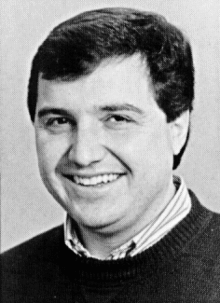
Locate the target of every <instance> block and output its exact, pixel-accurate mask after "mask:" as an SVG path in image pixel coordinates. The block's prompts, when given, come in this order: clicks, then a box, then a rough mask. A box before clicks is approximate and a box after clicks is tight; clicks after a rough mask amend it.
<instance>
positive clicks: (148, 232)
mask: <svg viewBox="0 0 220 303" xmlns="http://www.w3.org/2000/svg"><path fill="white" fill-rule="evenodd" d="M173 182H174V184H175V186H176V189H177V190H176V193H175V195H174V197H173V198H172V199H171V201H170V202H169V203H168V204H167V206H166V207H165V209H164V210H163V211H162V212H161V213H160V214H159V215H158V216H157V217H156V218H155V219H154V220H152V221H151V222H150V223H149V224H148V225H147V226H146V227H145V228H144V229H143V230H142V231H141V232H139V233H138V234H137V235H136V236H134V237H133V238H132V239H131V240H129V241H128V242H126V243H125V244H123V245H121V246H120V247H119V248H117V249H114V250H113V251H112V252H111V253H110V255H109V256H108V257H107V258H105V260H117V259H121V258H125V257H128V256H130V257H133V256H135V255H137V254H139V253H141V252H143V251H144V250H146V249H148V248H149V247H151V246H152V245H154V244H155V243H157V242H158V241H159V240H160V239H161V238H163V237H164V236H165V235H166V234H167V233H168V232H169V231H170V230H171V229H172V228H173V227H174V226H176V225H177V224H178V223H179V222H180V221H181V220H183V219H184V218H185V217H186V215H187V214H188V213H189V212H190V209H191V199H190V196H189V193H188V190H187V188H186V185H185V182H184V180H183V179H182V178H181V177H179V176H173ZM64 227H65V228H64V230H65V244H66V245H67V246H68V247H69V248H70V249H71V250H72V251H74V252H75V253H76V254H78V255H80V256H84V257H88V258H89V257H90V258H96V257H94V256H92V255H91V254H90V252H89V251H88V250H87V249H86V248H85V247H84V246H83V245H82V243H81V242H80V240H79V238H78V237H77V234H76V231H75V230H74V224H72V219H71V217H70V216H69V215H68V214H67V216H66V221H65V225H64ZM96 259H97V258H96Z"/></svg>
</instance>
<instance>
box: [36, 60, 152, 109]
mask: <svg viewBox="0 0 220 303" xmlns="http://www.w3.org/2000/svg"><path fill="white" fill-rule="evenodd" d="M143 98H144V99H145V103H146V104H147V103H150V102H151V101H152V99H154V98H153V89H152V85H151V82H150V77H149V71H148V68H147V66H146V63H145V62H144V60H142V59H141V58H140V56H137V55H135V56H132V57H129V58H126V59H124V58H123V59H121V58H118V59H114V60H113V59H111V60H105V61H104V62H102V63H101V64H100V65H99V66H98V67H97V68H96V69H95V70H94V71H93V72H92V73H91V74H90V75H87V76H83V77H80V78H78V79H76V80H71V81H61V80H59V81H58V80H53V81H48V80H45V79H42V78H41V77H40V79H39V87H38V106H39V105H42V103H44V104H47V105H54V106H59V105H65V104H66V105H67V104H68V106H77V104H78V105H80V106H81V107H83V106H85V104H87V105H88V106H91V105H93V106H102V105H105V103H106V104H109V103H119V104H120V103H125V102H126V103H133V104H134V103H135V104H134V105H138V103H139V105H141V101H143ZM52 103H53V104H52Z"/></svg>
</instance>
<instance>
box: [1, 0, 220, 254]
mask: <svg viewBox="0 0 220 303" xmlns="http://www.w3.org/2000/svg"><path fill="white" fill-rule="evenodd" d="M219 4H220V1H219V0H193V1H192V0H182V1H181V0H133V1H131V0H127V1H123V0H122V1H119V0H117V1H114V0H112V1H104V0H100V1H89V0H84V1H81V0H4V1H2V2H1V6H2V7H1V14H2V15H1V25H2V27H1V41H2V43H1V52H0V60H1V62H0V64H1V74H0V76H1V81H0V85H1V87H0V92H1V119H0V121H1V139H2V141H1V154H2V157H1V158H2V179H1V227H2V229H1V248H2V250H3V251H4V250H6V249H8V248H10V247H12V246H15V245H17V244H19V243H21V242H23V241H25V240H26V239H28V238H31V237H33V236H34V235H36V234H38V233H40V232H43V231H45V230H47V229H49V228H51V227H53V226H55V225H57V224H59V223H61V222H62V221H63V219H64V213H63V211H62V209H61V208H60V207H59V206H58V204H57V203H56V202H55V201H54V200H53V198H52V197H51V196H50V195H49V193H47V191H46V189H45V188H44V186H43V184H42V182H41V180H40V177H39V174H38V167H37V157H36V152H35V142H34V130H33V127H32V125H31V122H30V119H29V116H28V111H27V108H26V96H27V83H28V78H29V71H30V64H31V59H32V57H33V55H34V53H35V51H36V49H37V47H38V46H39V44H40V43H41V42H42V40H43V39H44V38H45V37H46V35H47V33H48V31H49V30H51V29H52V28H53V27H54V26H55V25H56V24H58V23H59V22H61V21H63V20H65V19H67V18H69V17H71V16H73V15H75V14H77V13H79V12H82V11H84V10H88V9H94V8H101V7H109V6H127V7H135V8H140V9H144V10H150V11H155V12H159V13H161V14H163V15H164V16H166V17H167V19H168V20H169V21H170V22H172V23H174V24H175V25H177V26H178V27H179V28H181V29H182V30H183V31H184V32H185V34H186V35H187V36H188V37H189V39H190V41H191V44H192V48H193V55H194V61H195V70H196V86H195V92H196V94H195V96H196V97H195V105H194V113H193V115H192V133H191V138H190V143H189V146H188V148H187V151H186V154H185V155H184V158H183V162H182V164H181V166H180V169H179V170H178V173H179V174H181V175H183V176H184V178H185V180H186V183H187V185H188V187H190V188H191V189H193V190H194V191H195V192H196V194H197V195H198V197H199V198H200V200H201V201H202V203H203V204H204V205H206V206H207V207H208V208H210V209H212V210H215V211H218V212H220V189H219V184H220V72H219V62H220V41H219V39H220V20H219V18H220V5H219Z"/></svg>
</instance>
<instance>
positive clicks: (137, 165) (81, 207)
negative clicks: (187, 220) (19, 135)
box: [35, 56, 173, 234]
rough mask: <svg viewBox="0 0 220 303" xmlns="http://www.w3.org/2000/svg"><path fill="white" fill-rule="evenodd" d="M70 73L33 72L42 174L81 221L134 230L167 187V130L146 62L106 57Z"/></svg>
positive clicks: (169, 148) (154, 210) (86, 225)
mask: <svg viewBox="0 0 220 303" xmlns="http://www.w3.org/2000/svg"><path fill="white" fill-rule="evenodd" d="M105 63H106V64H102V65H101V66H99V67H98V68H97V69H96V70H95V71H94V72H93V73H92V74H91V75H88V76H85V77H82V78H79V79H77V80H75V81H69V82H62V81H48V80H43V79H40V80H39V92H38V102H37V109H36V117H35V130H36V144H37V152H38V157H39V167H40V172H41V176H42V179H43V182H44V183H45V185H46V187H47V189H48V190H49V192H50V193H51V194H52V195H53V196H54V198H55V199H56V200H57V201H58V202H59V203H60V204H61V205H62V206H63V208H64V209H65V210H67V212H68V213H69V214H70V216H71V217H72V218H73V219H74V220H75V221H76V222H77V223H78V225H79V227H80V228H87V229H91V230H96V231H99V232H103V233H104V232H106V233H113V232H114V233H115V232H122V231H128V232H127V233H128V234H129V233H132V232H133V233H134V232H137V231H138V230H140V229H141V228H143V227H144V226H145V225H146V224H147V223H148V222H149V221H150V220H151V219H152V218H153V217H154V216H155V214H156V213H158V212H159V211H161V209H162V208H163V207H164V203H166V202H167V201H166V199H168V198H169V195H171V192H172V190H173V187H172V186H173V185H172V163H173V149H172V134H171V131H170V125H169V124H167V122H166V116H165V114H164V113H163V112H162V111H161V110H160V109H159V107H158V105H157V104H156V102H155V100H154V96H153V93H152V90H151V85H150V84H149V80H148V76H147V72H146V67H145V64H144V63H143V62H141V60H140V59H139V58H138V57H136V56H133V57H130V58H128V59H124V60H121V61H119V60H118V61H117V60H114V61H113V60H112V61H109V62H105Z"/></svg>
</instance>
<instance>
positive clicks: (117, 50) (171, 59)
mask: <svg viewBox="0 0 220 303" xmlns="http://www.w3.org/2000/svg"><path fill="white" fill-rule="evenodd" d="M135 54H139V55H141V57H142V58H143V59H144V60H143V64H145V65H146V69H147V70H148V72H149V75H150V79H151V82H152V86H153V92H154V96H155V101H156V102H157V104H158V106H159V107H160V108H161V110H162V111H163V112H164V113H165V114H166V117H167V122H171V121H174V120H175V119H176V118H178V117H179V116H180V115H181V114H182V113H183V112H184V111H186V110H189V111H191V110H192V103H193V98H194V67H193V59H192V52H191V47H190V44H189V42H188V40H187V38H186V37H184V35H183V34H182V33H181V31H180V30H179V29H177V28H176V27H175V26H173V25H172V24H170V23H168V22H167V21H166V19H165V18H164V17H162V16H160V15H158V14H155V13H152V12H145V11H139V10H135V9H130V8H105V9H99V10H93V11H87V12H84V13H82V14H79V15H77V16H75V17H73V18H71V19H69V20H67V21H65V22H63V23H61V24H59V25H58V26H57V27H55V28H54V29H53V30H52V31H51V33H50V34H49V35H48V37H47V38H46V39H45V41H44V42H43V43H42V44H41V46H40V47H39V49H38V51H37V53H36V55H35V57H34V59H33V62H32V69H31V75H30V79H29V86H28V108H29V113H30V116H31V119H32V121H33V122H34V119H35V110H36V103H37V92H38V80H39V74H40V75H41V77H42V78H43V79H46V80H61V81H71V80H72V81H74V80H75V79H77V78H80V77H82V76H85V75H89V74H91V73H92V72H93V71H94V70H95V69H96V68H97V67H98V66H99V65H100V64H101V63H102V62H103V61H104V60H106V59H111V58H112V59H114V58H119V57H121V58H127V57H130V56H132V55H135ZM146 80H147V78H146ZM188 137H189V132H188V136H187V140H186V143H185V145H184V146H183V148H182V150H181V151H180V153H179V154H178V155H177V156H174V164H173V168H174V169H175V168H176V167H177V166H178V165H179V163H180V160H181V157H182V154H183V152H184V150H185V147H186V145H187V141H188Z"/></svg>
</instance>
